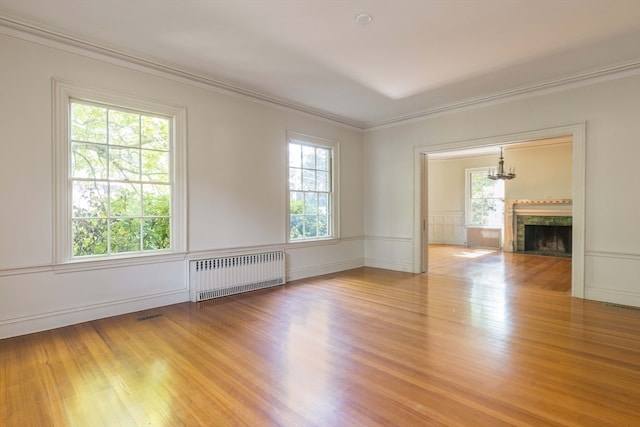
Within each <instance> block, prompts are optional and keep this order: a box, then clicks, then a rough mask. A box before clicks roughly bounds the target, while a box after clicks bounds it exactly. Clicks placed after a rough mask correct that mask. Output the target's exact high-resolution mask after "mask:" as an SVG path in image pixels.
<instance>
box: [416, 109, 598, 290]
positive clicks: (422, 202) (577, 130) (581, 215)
mask: <svg viewBox="0 0 640 427" xmlns="http://www.w3.org/2000/svg"><path fill="white" fill-rule="evenodd" d="M567 135H570V136H572V139H573V177H572V178H573V183H572V186H573V188H572V193H573V194H572V199H573V236H572V238H573V241H572V247H573V255H572V263H571V295H572V296H574V297H578V298H584V292H585V291H584V265H585V195H586V187H585V178H586V174H585V172H586V122H581V123H575V124H569V125H564V126H558V127H551V128H546V129H538V130H531V131H525V132H520V133H514V134H507V135H498V136H492V137H488V138H480V139H471V140H465V141H459V142H453V143H436V144H433V145H426V146H421V147H416V148H414V227H413V271H414V272H415V273H421V272H424V271H427V265H428V263H427V243H426V242H427V241H428V236H427V231H426V229H425V227H426V219H427V214H428V206H427V189H428V185H427V181H426V177H427V176H428V175H427V167H428V166H427V162H426V158H427V157H428V155H429V154H436V153H442V152H446V151H455V150H462V149H470V148H480V147H490V146H497V145H500V146H506V145H509V144H515V143H522V142H526V141H535V140H539V139H547V138H555V137H561V136H567Z"/></svg>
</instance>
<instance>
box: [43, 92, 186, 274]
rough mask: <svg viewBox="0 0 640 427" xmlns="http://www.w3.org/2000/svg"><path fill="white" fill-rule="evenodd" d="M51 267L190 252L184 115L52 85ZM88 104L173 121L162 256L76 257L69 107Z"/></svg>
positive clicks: (149, 104)
mask: <svg viewBox="0 0 640 427" xmlns="http://www.w3.org/2000/svg"><path fill="white" fill-rule="evenodd" d="M53 92H54V93H53V100H54V105H53V113H54V123H53V126H54V135H53V154H54V155H53V163H54V164H53V167H52V170H53V174H54V177H53V186H54V188H53V191H52V193H53V201H54V218H53V231H54V236H53V237H54V239H53V246H54V247H53V263H54V265H64V264H78V263H91V262H100V263H105V262H106V263H108V262H113V263H115V264H118V261H123V260H124V261H125V264H130V263H131V262H132V261H133V262H134V263H137V262H142V261H143V260H144V259H151V258H156V257H158V256H167V255H172V256H175V255H176V254H181V255H182V256H183V254H184V252H185V250H186V206H187V204H186V194H187V191H186V109H185V108H184V107H177V106H172V105H167V104H163V103H159V102H156V101H151V100H147V99H142V98H139V97H132V96H129V95H125V94H121V93H117V92H114V91H109V90H104V89H96V88H90V87H84V86H80V85H75V84H71V83H68V82H63V81H59V80H55V79H54V81H53ZM74 100H75V101H78V102H80V103H82V102H87V103H93V104H99V105H104V106H105V107H113V108H117V109H123V110H134V111H136V112H140V113H143V114H145V113H146V114H150V115H159V116H164V117H168V118H169V119H170V120H171V128H172V138H171V139H172V145H171V147H170V177H169V182H170V185H171V207H170V215H171V217H170V218H171V219H170V221H171V222H170V224H171V225H170V230H171V231H170V233H171V236H170V247H169V248H168V249H163V250H154V251H142V250H141V251H135V252H126V253H117V254H111V255H109V254H105V255H89V256H82V257H74V256H73V240H72V235H71V227H72V225H71V224H72V206H71V202H72V193H71V192H72V185H71V182H72V179H71V178H72V177H71V154H72V153H71V129H70V119H71V103H72V102H73V101H74Z"/></svg>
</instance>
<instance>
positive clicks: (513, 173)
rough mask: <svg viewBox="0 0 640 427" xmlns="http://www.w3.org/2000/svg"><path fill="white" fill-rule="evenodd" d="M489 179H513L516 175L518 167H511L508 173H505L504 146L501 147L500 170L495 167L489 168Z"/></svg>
mask: <svg viewBox="0 0 640 427" xmlns="http://www.w3.org/2000/svg"><path fill="white" fill-rule="evenodd" d="M487 177H488V178H489V179H493V180H496V179H513V178H515V177H516V168H513V167H512V168H509V172H508V173H504V157H502V147H500V161H499V162H498V171H497V172H496V171H495V169H489V175H487Z"/></svg>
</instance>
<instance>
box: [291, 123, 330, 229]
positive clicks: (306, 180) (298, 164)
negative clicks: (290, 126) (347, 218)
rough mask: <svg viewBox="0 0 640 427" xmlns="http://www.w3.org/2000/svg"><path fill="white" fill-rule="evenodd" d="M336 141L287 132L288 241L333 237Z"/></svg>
mask: <svg viewBox="0 0 640 427" xmlns="http://www.w3.org/2000/svg"><path fill="white" fill-rule="evenodd" d="M337 147H338V145H337V143H335V142H331V141H326V140H321V139H318V138H313V137H308V136H304V135H299V134H293V133H290V134H289V138H288V160H289V161H288V165H289V191H288V212H289V221H288V223H289V227H288V229H289V235H288V240H289V241H290V242H297V241H308V240H319V239H330V238H335V237H337V236H336V230H337V225H336V224H337V221H336V218H337V215H336V212H337V203H336V175H337V174H336V173H335V172H336V163H337Z"/></svg>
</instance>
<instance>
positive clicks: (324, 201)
mask: <svg viewBox="0 0 640 427" xmlns="http://www.w3.org/2000/svg"><path fill="white" fill-rule="evenodd" d="M318 213H319V214H322V215H328V214H329V195H328V194H326V193H324V194H323V193H321V194H318Z"/></svg>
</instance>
